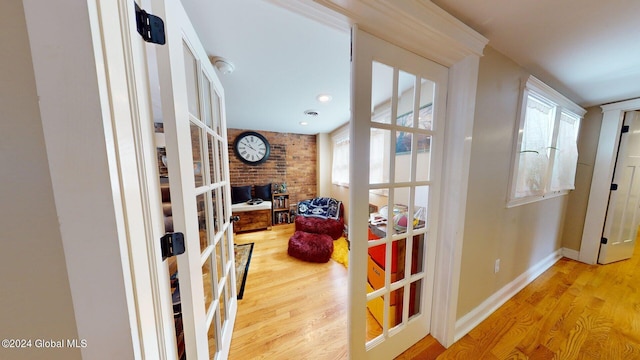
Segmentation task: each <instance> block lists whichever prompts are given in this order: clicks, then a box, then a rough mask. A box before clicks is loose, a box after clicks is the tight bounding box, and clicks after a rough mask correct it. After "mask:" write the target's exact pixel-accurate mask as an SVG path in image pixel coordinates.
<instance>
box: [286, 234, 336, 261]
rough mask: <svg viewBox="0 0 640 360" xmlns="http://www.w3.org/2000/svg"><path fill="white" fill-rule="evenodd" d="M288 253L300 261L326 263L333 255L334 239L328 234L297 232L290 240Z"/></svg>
mask: <svg viewBox="0 0 640 360" xmlns="http://www.w3.org/2000/svg"><path fill="white" fill-rule="evenodd" d="M287 252H288V253H289V255H290V256H293V257H294V258H297V259H300V260H304V261H310V262H316V263H326V262H327V261H329V259H331V254H332V253H333V239H332V238H331V236H329V235H326V234H313V233H308V232H304V231H296V232H295V233H294V234H293V236H291V238H289V247H288V249H287Z"/></svg>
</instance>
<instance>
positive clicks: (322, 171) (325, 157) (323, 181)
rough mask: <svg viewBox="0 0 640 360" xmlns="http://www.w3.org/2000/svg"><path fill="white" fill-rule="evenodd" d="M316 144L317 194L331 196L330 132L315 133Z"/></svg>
mask: <svg viewBox="0 0 640 360" xmlns="http://www.w3.org/2000/svg"><path fill="white" fill-rule="evenodd" d="M316 144H317V146H318V149H317V155H318V163H317V164H318V170H317V174H318V179H317V180H316V183H317V184H318V191H317V193H318V196H322V197H331V188H332V186H333V185H332V184H331V163H332V158H331V157H332V155H333V153H332V152H331V144H332V142H331V134H328V133H322V134H318V135H316Z"/></svg>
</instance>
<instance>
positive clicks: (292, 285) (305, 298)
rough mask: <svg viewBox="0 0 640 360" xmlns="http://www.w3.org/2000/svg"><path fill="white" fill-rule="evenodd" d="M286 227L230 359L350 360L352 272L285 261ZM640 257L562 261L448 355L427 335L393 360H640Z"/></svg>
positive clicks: (259, 235) (263, 243) (251, 284)
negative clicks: (594, 262)
mask: <svg viewBox="0 0 640 360" xmlns="http://www.w3.org/2000/svg"><path fill="white" fill-rule="evenodd" d="M292 233H293V227H292V226H289V225H285V226H278V227H274V228H273V229H272V230H271V231H265V232H256V233H247V234H240V235H237V236H236V243H246V242H254V243H255V247H254V252H253V257H252V259H251V265H250V269H249V276H248V279H247V285H246V287H245V293H244V299H242V300H240V301H239V307H238V317H237V320H236V326H235V329H234V333H233V340H232V342H231V353H230V359H231V360H240V359H242V360H244V359H296V360H297V359H328V360H333V359H346V358H347V320H346V319H347V312H346V307H347V271H346V269H345V268H344V267H343V266H342V265H340V264H338V263H336V262H334V261H330V262H329V263H327V264H310V263H305V262H302V261H298V260H296V259H293V258H291V257H289V256H288V255H287V241H288V238H289V236H291V234H292ZM639 287H640V252H639V251H638V249H636V254H635V255H634V257H633V258H632V259H631V260H628V261H623V262H619V263H614V264H610V265H600V266H596V265H586V264H582V263H579V262H576V261H572V260H569V259H562V260H560V261H559V262H558V263H556V264H555V265H554V266H553V267H551V268H550V269H549V270H547V271H546V272H545V273H543V274H542V275H541V276H540V277H538V279H536V280H535V281H534V282H532V283H531V284H530V285H529V286H527V287H526V288H525V289H523V290H522V291H521V292H520V293H518V294H517V295H516V296H515V297H514V298H513V299H511V300H509V301H508V302H507V303H505V304H504V305H503V306H502V307H500V308H499V309H498V310H497V311H496V312H495V313H494V314H492V315H491V316H490V317H489V318H487V319H486V320H485V321H484V322H482V323H481V324H480V325H479V326H477V327H476V328H475V329H473V330H472V331H471V332H470V333H469V334H467V335H466V336H464V337H463V338H462V339H460V341H458V342H457V343H455V344H454V345H453V346H451V347H450V348H449V349H445V348H444V347H442V345H440V344H439V343H438V342H437V341H436V340H435V339H433V337H431V336H428V337H426V338H425V339H423V340H421V341H420V342H419V343H418V344H416V345H414V346H413V347H412V348H410V349H409V350H407V351H406V352H405V353H403V354H402V355H400V356H399V357H397V358H396V359H436V358H437V359H439V360H440V359H464V360H474V359H492V360H495V359H602V360H618V359H620V360H622V359H624V360H627V359H640V291H639Z"/></svg>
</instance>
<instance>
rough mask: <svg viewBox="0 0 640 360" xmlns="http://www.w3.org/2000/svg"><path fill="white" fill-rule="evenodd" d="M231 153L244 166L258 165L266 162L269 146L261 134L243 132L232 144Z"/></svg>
mask: <svg viewBox="0 0 640 360" xmlns="http://www.w3.org/2000/svg"><path fill="white" fill-rule="evenodd" d="M233 151H234V152H235V153H236V156H237V157H238V158H240V160H242V162H244V163H245V164H249V165H258V164H262V163H263V162H265V161H267V159H268V158H269V153H270V152H271V146H270V145H269V142H268V141H267V139H266V138H265V137H264V136H262V135H261V134H258V133H257V132H255V131H245V132H243V133H242V134H240V135H238V137H237V138H236V140H235V141H234V142H233Z"/></svg>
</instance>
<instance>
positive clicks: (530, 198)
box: [507, 190, 570, 208]
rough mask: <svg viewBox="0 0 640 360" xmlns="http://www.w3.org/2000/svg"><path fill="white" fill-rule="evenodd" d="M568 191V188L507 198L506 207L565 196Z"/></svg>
mask: <svg viewBox="0 0 640 360" xmlns="http://www.w3.org/2000/svg"><path fill="white" fill-rule="evenodd" d="M569 191H570V190H561V191H554V192H551V193H548V194H545V195H538V196H527V197H523V198H518V199H512V200H509V202H508V203H507V208H513V207H517V206H520V205H526V204H531V203H534V202H538V201H542V200H547V199H553V198H557V197H560V196H565V195H567V194H569Z"/></svg>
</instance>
